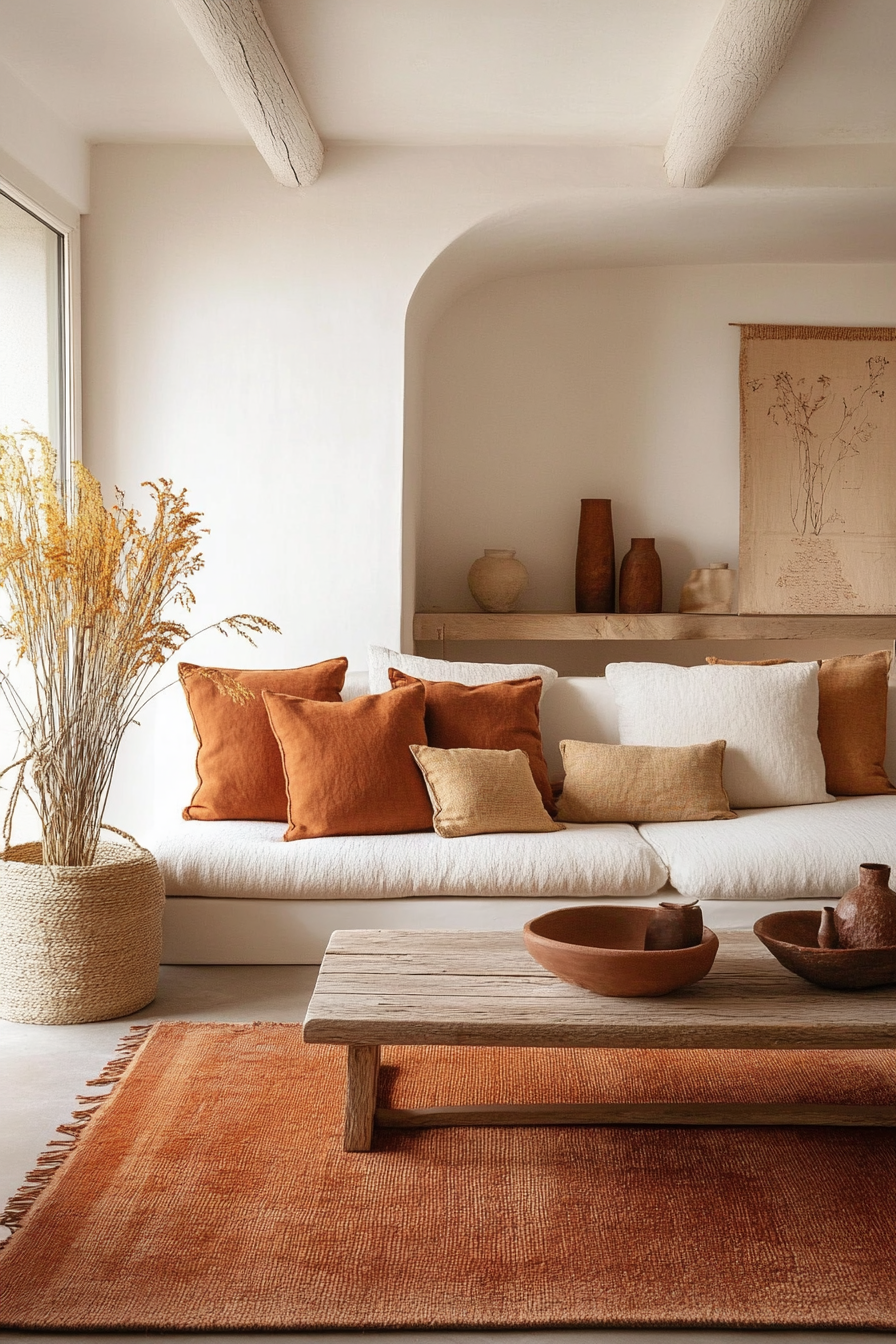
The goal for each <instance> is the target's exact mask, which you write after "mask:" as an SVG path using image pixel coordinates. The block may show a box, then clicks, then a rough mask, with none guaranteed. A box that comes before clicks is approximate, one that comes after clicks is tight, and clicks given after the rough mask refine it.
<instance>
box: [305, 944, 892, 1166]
mask: <svg viewBox="0 0 896 1344" xmlns="http://www.w3.org/2000/svg"><path fill="white" fill-rule="evenodd" d="M304 1036H305V1040H306V1041H317V1042H328V1043H330V1044H333V1043H337V1044H342V1045H346V1046H347V1047H348V1050H347V1055H348V1065H347V1084H346V1102H345V1148H346V1149H347V1150H348V1151H350V1152H366V1151H367V1150H368V1149H369V1148H370V1146H371V1141H372V1136H373V1128H374V1124H377V1125H381V1126H386V1127H391V1128H403V1129H418V1128H425V1127H428V1126H431V1125H896V1107H890V1106H840V1105H836V1106H835V1105H830V1106H826V1105H804V1106H801V1105H775V1104H755V1105H753V1104H746V1103H744V1104H740V1103H738V1104H736V1105H733V1104H732V1105H728V1104H724V1105H722V1104H710V1103H700V1104H690V1103H688V1102H681V1103H674V1104H662V1105H641V1104H637V1105H635V1104H625V1105H608V1104H602V1105H593V1106H592V1105H581V1104H579V1105H557V1106H552V1105H537V1106H526V1105H519V1106H516V1105H510V1106H508V1105H502V1106H438V1107H430V1108H427V1109H420V1110H385V1109H382V1108H377V1104H376V1101H377V1097H376V1092H377V1075H378V1071H379V1058H380V1046H381V1045H517V1046H519V1045H523V1046H592V1047H603V1048H607V1047H614V1048H618V1049H630V1048H639V1049H654V1050H655V1049H668V1050H672V1049H675V1050H681V1049H716V1050H726V1049H730V1050H790V1049H801V1050H804V1049H816V1050H829V1049H881V1048H883V1049H894V1048H896V987H887V988H882V989H869V990H862V991H860V992H857V993H841V992H839V991H837V990H826V989H819V988H817V987H816V986H815V985H810V984H808V983H807V982H806V981H805V980H801V979H800V978H799V977H798V976H795V975H791V974H790V972H788V971H785V970H784V968H783V967H782V966H780V965H779V964H778V962H777V961H775V959H774V957H772V955H771V953H769V952H768V951H766V949H765V948H764V947H763V946H762V944H761V943H760V942H759V940H758V939H757V938H756V937H754V935H753V934H752V933H745V932H744V933H742V932H735V933H720V934H719V953H718V956H717V958H716V961H715V965H714V966H713V969H712V970H711V971H710V973H709V975H708V976H707V977H706V979H705V980H701V981H700V983H699V984H696V985H692V986H690V987H689V988H687V989H682V990H677V991H676V992H675V993H673V994H669V995H667V996H665V997H664V998H659V999H607V998H600V997H599V996H597V995H596V994H590V993H589V992H588V991H587V990H584V989H578V988H576V986H575V985H567V984H564V983H563V981H562V980H557V979H556V977H555V976H553V975H551V974H550V973H549V972H548V971H545V970H543V969H542V968H541V967H540V966H539V965H538V963H537V962H535V961H533V960H532V958H531V957H530V956H529V954H528V952H527V951H526V949H525V947H524V945H523V938H522V934H521V933H503V932H502V933H479V932H457V931H440V930H431V931H424V932H412V931H407V930H402V931H400V932H396V931H394V930H388V929H384V930H379V929H373V930H371V929H362V930H351V931H347V930H345V931H344V930H339V931H337V932H336V933H334V934H333V936H332V938H331V939H330V943H329V946H328V948H327V951H326V953H325V955H324V959H323V963H322V965H321V968H320V975H319V977H318V981H317V985H316V987H315V990H314V994H313V995H312V997H311V1002H310V1004H309V1006H308V1013H307V1015H306V1017H305V1025H304Z"/></svg>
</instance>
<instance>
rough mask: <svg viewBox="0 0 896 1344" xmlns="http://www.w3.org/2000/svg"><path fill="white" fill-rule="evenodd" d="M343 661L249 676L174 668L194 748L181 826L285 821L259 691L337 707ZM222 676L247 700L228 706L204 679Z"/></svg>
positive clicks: (279, 765)
mask: <svg viewBox="0 0 896 1344" xmlns="http://www.w3.org/2000/svg"><path fill="white" fill-rule="evenodd" d="M347 667H348V659H347V658H330V659H329V660H328V661H327V662H325V663H314V664H312V665H311V666H310V667H287V668H280V669H277V670H275V671H269V672H257V671H244V670H238V669H236V668H233V667H220V668H217V667H197V666H196V664H195V663H178V667H177V670H178V674H179V676H180V681H181V685H182V686H183V688H184V695H185V696H186V697H187V706H188V708H189V710H190V714H191V716H192V719H193V728H194V730H195V732H196V737H197V740H198V742H199V748H198V750H197V752H196V774H197V775H198V777H199V784H198V786H197V788H196V792H195V793H194V794H193V797H192V799H191V801H190V803H189V805H188V806H187V807H185V808H184V813H183V814H184V817H185V818H186V819H187V821H285V820H286V781H285V780H284V778H283V762H282V761H281V759H280V748H279V747H278V745H277V739H276V738H275V737H274V734H273V733H272V732H271V725H270V723H269V722H268V715H267V710H266V709H265V707H264V700H263V699H262V692H263V691H278V692H281V693H285V694H287V695H302V696H305V697H307V698H308V699H309V700H326V701H333V702H337V701H339V692H340V691H341V690H342V685H343V682H344V681H345V673H346V669H347ZM216 672H226V673H227V674H228V676H231V677H234V678H235V679H236V680H237V681H238V682H240V684H241V685H243V686H245V687H246V688H247V690H250V691H251V692H252V694H253V696H254V699H252V700H249V701H247V702H246V703H245V704H243V705H238V704H235V703H234V701H233V700H231V699H230V697H229V696H227V695H223V694H222V693H221V692H220V691H219V690H218V688H217V686H216V685H215V683H214V680H212V679H210V678H209V676H208V674H209V673H211V674H214V673H216Z"/></svg>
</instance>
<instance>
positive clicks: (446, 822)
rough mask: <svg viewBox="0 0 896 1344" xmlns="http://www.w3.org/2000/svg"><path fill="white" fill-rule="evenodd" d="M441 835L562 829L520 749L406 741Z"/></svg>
mask: <svg viewBox="0 0 896 1344" xmlns="http://www.w3.org/2000/svg"><path fill="white" fill-rule="evenodd" d="M410 750H411V751H412V752H413V754H414V759H415V760H416V762H417V764H418V765H419V767H420V770H421V772H422V774H423V778H424V779H425V781H426V787H427V789H428V790H429V796H430V798H431V800H432V806H433V819H432V824H433V828H434V829H435V831H436V832H437V833H438V834H439V835H441V836H443V837H444V839H446V840H452V839H454V838H455V837H457V836H461V835H489V834H492V833H494V832H497V831H562V830H563V829H564V828H563V827H562V826H558V825H557V823H556V822H554V821H552V820H551V818H550V817H549V816H548V814H547V812H546V811H545V808H544V803H543V802H542V800H541V794H540V793H539V792H538V786H537V785H536V783H535V781H534V779H533V778H532V771H531V769H530V768H529V758H528V756H527V755H526V753H525V752H524V751H491V750H486V749H480V748H476V747H452V748H450V749H449V750H447V751H446V750H442V749H440V748H439V747H418V746H412V747H411V748H410Z"/></svg>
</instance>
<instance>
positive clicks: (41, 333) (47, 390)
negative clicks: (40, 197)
mask: <svg viewBox="0 0 896 1344" xmlns="http://www.w3.org/2000/svg"><path fill="white" fill-rule="evenodd" d="M59 257H60V237H59V234H58V233H56V232H55V230H54V229H51V228H49V227H48V226H47V225H46V224H44V223H42V222H41V220H39V219H35V217H34V216H33V215H31V214H29V213H28V211H27V210H24V209H22V207H21V206H19V205H17V204H16V203H15V201H12V200H10V199H9V198H8V197H7V196H4V195H2V193H0V428H3V429H9V430H18V429H21V428H22V425H23V423H28V424H31V425H33V426H34V428H35V429H36V430H38V431H39V432H40V433H41V434H46V435H48V436H49V438H50V439H51V440H52V442H53V444H54V445H55V446H56V447H57V448H59V447H60V403H61V388H60V368H61V365H60V348H59V336H60V326H61V324H60V317H59V314H60V293H59Z"/></svg>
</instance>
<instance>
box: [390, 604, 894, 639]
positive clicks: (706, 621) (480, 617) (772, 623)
mask: <svg viewBox="0 0 896 1344" xmlns="http://www.w3.org/2000/svg"><path fill="white" fill-rule="evenodd" d="M414 638H415V639H419V640H433V641H444V640H477V639H492V640H497V639H543V640H551V639H558V640H560V639H602V640H616V639H643V640H653V639H878V640H881V641H884V642H887V641H892V640H896V615H894V616H703V615H689V616H678V615H673V614H671V613H669V614H667V613H663V614H661V615H656V616H622V615H587V614H583V613H581V612H573V611H570V612H566V611H510V612H506V613H505V612H481V611H475V612H474V611H444V612H443V611H418V612H417V614H416V616H415V617H414Z"/></svg>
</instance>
